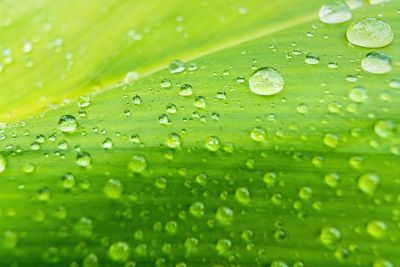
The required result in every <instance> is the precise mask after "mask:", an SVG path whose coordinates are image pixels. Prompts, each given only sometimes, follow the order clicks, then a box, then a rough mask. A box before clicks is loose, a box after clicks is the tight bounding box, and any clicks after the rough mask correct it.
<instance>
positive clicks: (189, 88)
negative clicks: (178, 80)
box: [179, 84, 193, 96]
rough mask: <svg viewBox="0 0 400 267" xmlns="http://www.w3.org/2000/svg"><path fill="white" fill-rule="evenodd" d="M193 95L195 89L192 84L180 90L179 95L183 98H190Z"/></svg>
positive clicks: (184, 85) (183, 86) (185, 85)
mask: <svg viewBox="0 0 400 267" xmlns="http://www.w3.org/2000/svg"><path fill="white" fill-rule="evenodd" d="M192 93H193V88H192V86H191V85H190V84H183V85H182V86H181V88H180V92H179V94H180V95H181V96H190V95H192Z"/></svg>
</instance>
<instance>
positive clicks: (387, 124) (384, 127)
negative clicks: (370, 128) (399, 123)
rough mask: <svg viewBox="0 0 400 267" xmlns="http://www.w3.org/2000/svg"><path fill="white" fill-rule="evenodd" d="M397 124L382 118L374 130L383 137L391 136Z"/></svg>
mask: <svg viewBox="0 0 400 267" xmlns="http://www.w3.org/2000/svg"><path fill="white" fill-rule="evenodd" d="M395 130H396V124H395V123H394V122H393V121H390V120H381V121H378V122H376V123H375V125H374V131H375V133H376V134H377V135H378V136H379V137H381V138H389V137H391V136H393V135H394V133H395Z"/></svg>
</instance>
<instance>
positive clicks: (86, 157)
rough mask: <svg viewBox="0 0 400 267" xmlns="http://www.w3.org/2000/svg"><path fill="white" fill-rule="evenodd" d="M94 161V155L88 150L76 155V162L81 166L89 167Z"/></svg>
mask: <svg viewBox="0 0 400 267" xmlns="http://www.w3.org/2000/svg"><path fill="white" fill-rule="evenodd" d="M91 163H92V157H91V156H90V154H89V153H88V152H80V153H78V155H77V157H76V164H78V166H80V167H89V166H90V164H91Z"/></svg>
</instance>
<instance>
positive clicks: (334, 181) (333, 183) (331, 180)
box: [324, 173, 340, 188]
mask: <svg viewBox="0 0 400 267" xmlns="http://www.w3.org/2000/svg"><path fill="white" fill-rule="evenodd" d="M339 179H340V176H339V174H337V173H328V174H326V175H325V177H324V181H325V183H326V184H327V185H328V186H330V187H332V188H335V187H337V186H338V184H339Z"/></svg>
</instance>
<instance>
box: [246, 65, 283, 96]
mask: <svg viewBox="0 0 400 267" xmlns="http://www.w3.org/2000/svg"><path fill="white" fill-rule="evenodd" d="M284 85H285V81H284V79H283V77H282V75H281V74H280V73H279V72H278V71H277V70H275V69H274V68H270V67H264V68H260V69H258V70H256V71H255V72H254V73H253V74H252V75H251V76H250V78H249V86H250V90H251V91H252V92H253V93H255V94H256V95H275V94H278V93H279V92H280V91H282V89H283V87H284Z"/></svg>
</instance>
